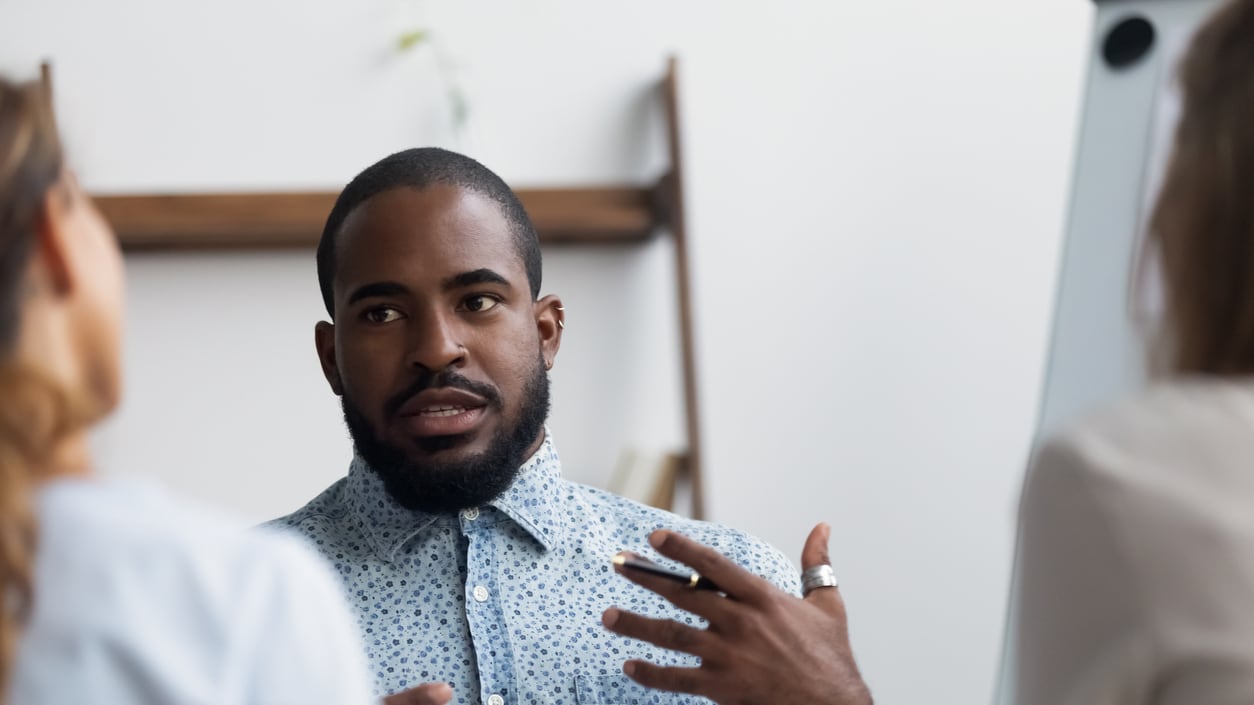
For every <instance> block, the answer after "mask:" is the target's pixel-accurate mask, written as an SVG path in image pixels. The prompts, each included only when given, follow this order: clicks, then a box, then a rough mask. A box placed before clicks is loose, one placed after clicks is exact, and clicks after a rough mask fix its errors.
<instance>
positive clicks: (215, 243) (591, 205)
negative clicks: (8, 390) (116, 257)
mask: <svg viewBox="0 0 1254 705" xmlns="http://www.w3.org/2000/svg"><path fill="white" fill-rule="evenodd" d="M338 195H339V194H338V193H337V192H334V191H306V192H280V193H222V194H142V195H97V196H95V201H96V204H97V205H98V206H99V207H100V210H101V211H102V212H103V213H104V215H105V217H106V218H108V219H109V222H110V223H111V224H112V225H113V229H114V230H115V231H116V232H117V234H118V240H119V241H120V242H121V244H122V247H123V249H125V250H128V251H135V250H170V249H180V250H188V249H200V250H215V249H267V248H286V247H312V246H315V245H317V244H318V237H319V236H320V235H321V234H322V226H323V223H325V222H326V218H327V214H328V213H330V212H331V206H332V205H334V203H335V199H336V197H337V196H338ZM518 196H519V198H520V199H521V200H522V202H523V206H524V207H525V208H526V209H527V213H528V215H530V216H531V219H532V221H533V222H534V223H535V225H536V229H537V230H538V231H539V233H540V239H541V241H542V242H545V243H572V242H642V241H644V240H647V239H649V238H650V237H652V236H653V234H654V233H655V232H656V231H657V226H658V224H659V217H658V212H657V211H658V209H657V208H656V206H655V202H656V200H657V197H656V195H655V192H654V189H651V188H644V187H631V186H618V187H605V188H568V189H519V190H518Z"/></svg>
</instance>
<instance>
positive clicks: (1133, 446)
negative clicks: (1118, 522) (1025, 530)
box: [1023, 378, 1254, 521]
mask: <svg viewBox="0 0 1254 705" xmlns="http://www.w3.org/2000/svg"><path fill="white" fill-rule="evenodd" d="M1251 456H1254V385H1252V384H1250V383H1248V382H1246V381H1232V380H1220V379H1213V378H1211V379H1201V378H1192V379H1178V380H1172V381H1167V382H1160V383H1156V384H1154V385H1151V386H1150V387H1148V388H1147V389H1146V390H1144V391H1142V392H1141V393H1139V394H1137V395H1135V396H1132V397H1130V398H1127V399H1124V400H1121V401H1117V402H1114V403H1111V404H1108V405H1106V406H1105V407H1102V408H1099V409H1097V410H1095V411H1093V412H1091V413H1089V414H1087V415H1086V416H1083V417H1081V418H1079V419H1078V420H1076V421H1074V422H1072V423H1070V424H1069V425H1067V426H1064V427H1063V428H1061V429H1060V430H1059V431H1058V432H1056V433H1054V434H1052V435H1051V436H1049V437H1048V438H1047V439H1045V440H1044V441H1043V442H1042V443H1041V444H1040V445H1039V447H1038V448H1037V449H1036V452H1035V454H1034V458H1033V462H1032V467H1031V469H1030V471H1029V473H1028V477H1027V482H1026V484H1025V488H1024V498H1023V499H1024V502H1025V503H1027V502H1031V501H1034V500H1037V499H1039V498H1041V497H1051V496H1057V497H1067V496H1072V497H1078V496H1081V495H1084V496H1089V497H1092V498H1094V499H1095V500H1096V501H1098V502H1099V506H1104V507H1107V510H1108V511H1109V512H1113V513H1115V514H1117V515H1118V516H1121V517H1124V518H1125V519H1126V520H1129V521H1141V520H1148V519H1147V517H1152V516H1162V511H1161V510H1162V509H1164V508H1167V507H1173V508H1174V509H1173V513H1174V514H1175V515H1178V516H1197V515H1198V514H1199V513H1205V512H1206V511H1207V507H1208V506H1211V505H1213V503H1214V502H1223V501H1228V499H1231V498H1246V497H1249V496H1251V495H1254V475H1251V474H1250V473H1249V472H1248V468H1247V463H1248V458H1250V457H1251ZM1225 498H1228V499H1225ZM1139 508H1146V509H1151V508H1152V509H1153V510H1154V511H1138V509H1139Z"/></svg>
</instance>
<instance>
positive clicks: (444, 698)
mask: <svg viewBox="0 0 1254 705" xmlns="http://www.w3.org/2000/svg"><path fill="white" fill-rule="evenodd" d="M452 699H453V689H452V688H450V687H449V686H448V683H423V684H422V685H420V686H416V687H414V688H410V689H409V690H403V691H401V692H399V693H394V694H392V695H389V696H387V697H386V698H384V699H383V705H447V703H448V702H449V701H451V700H452Z"/></svg>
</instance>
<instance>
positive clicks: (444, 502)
mask: <svg viewBox="0 0 1254 705" xmlns="http://www.w3.org/2000/svg"><path fill="white" fill-rule="evenodd" d="M431 388H458V389H464V390H466V391H469V392H472V393H474V394H478V395H479V396H481V397H483V398H484V399H486V400H487V401H488V407H489V408H490V409H492V410H493V411H495V412H497V413H502V412H503V404H502V401H501V395H500V394H499V393H498V392H497V390H496V389H495V388H494V387H492V386H490V385H486V384H482V383H479V382H473V381H471V380H469V379H466V378H465V377H463V376H461V375H459V374H457V373H456V372H442V373H439V374H428V375H423V377H421V378H419V379H418V380H417V381H416V382H415V383H414V384H413V385H412V386H411V387H410V388H409V389H407V390H405V391H404V392H402V393H401V394H398V395H396V396H395V397H394V398H393V399H392V400H390V401H389V402H388V404H387V405H386V408H385V410H386V412H387V415H388V417H393V416H395V411H396V409H398V408H399V407H400V406H401V405H402V404H404V403H405V402H406V401H408V400H409V399H410V398H411V397H413V396H414V395H415V394H417V393H419V392H421V391H423V390H424V389H431ZM521 402H522V406H521V407H520V409H519V416H518V420H517V421H516V422H515V423H514V424H513V426H512V427H509V426H503V427H502V428H501V429H500V430H498V431H497V433H496V434H495V435H493V437H492V439H491V441H490V442H489V443H488V447H487V449H486V450H484V451H483V452H482V453H477V454H475V455H473V456H471V457H468V458H463V459H461V460H457V461H449V462H440V461H436V460H428V461H416V460H413V459H411V458H409V457H408V456H407V455H406V454H405V451H404V450H402V449H401V448H398V447H396V446H394V445H392V444H390V443H388V442H387V441H385V440H382V439H380V437H379V435H378V434H376V433H375V432H374V429H372V428H371V427H370V422H369V421H368V420H367V419H366V417H365V415H364V414H362V412H361V410H360V409H359V408H358V407H357V406H356V405H355V404H354V403H353V401H352V400H351V399H349V397H348V394H347V393H345V394H344V395H343V396H342V397H341V398H340V405H341V406H342V407H343V409H344V422H345V423H346V424H348V432H349V433H350V434H351V435H352V437H353V445H354V446H355V447H356V450H357V454H358V455H359V456H361V458H362V459H363V460H365V461H366V463H367V464H368V465H369V466H370V468H371V470H373V471H374V472H375V473H376V474H377V475H378V476H379V478H380V479H382V480H383V486H384V487H385V488H386V489H387V492H388V494H389V495H391V496H392V499H394V500H396V502H397V503H398V504H400V505H401V506H403V507H406V508H408V509H417V510H420V511H424V512H428V513H433V514H436V513H453V512H456V511H458V510H460V509H464V508H466V507H477V506H480V505H482V504H485V503H487V502H489V501H491V500H493V499H496V498H497V497H499V496H500V495H501V493H502V492H504V491H505V490H507V489H509V486H510V485H511V484H513V482H514V478H515V476H517V475H518V471H519V470H520V469H521V465H522V462H523V461H524V460H525V459H526V458H525V457H524V454H525V453H526V452H527V449H528V448H530V447H531V445H532V443H534V442H535V440H536V438H538V437H539V435H540V431H541V430H542V429H543V427H544V421H545V419H546V418H548V415H549V377H548V374H547V372H546V371H545V369H544V361H543V360H542V359H541V360H539V361H538V364H537V365H536V367H535V370H534V371H533V372H532V375H531V378H530V379H529V380H527V385H526V387H525V388H524V390H523V395H522V400H521ZM465 440H466V438H465V436H462V435H457V436H436V437H432V438H419V439H415V443H416V444H417V445H418V447H420V448H421V449H422V450H424V451H427V452H434V451H439V450H443V449H446V448H452V447H455V446H457V445H458V444H460V443H462V442H464V441H465Z"/></svg>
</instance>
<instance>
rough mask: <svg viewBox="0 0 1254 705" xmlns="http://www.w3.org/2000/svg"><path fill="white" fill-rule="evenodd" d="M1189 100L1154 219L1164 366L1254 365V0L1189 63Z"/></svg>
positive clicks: (1227, 12) (1201, 44)
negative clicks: (1161, 297) (1162, 294)
mask: <svg viewBox="0 0 1254 705" xmlns="http://www.w3.org/2000/svg"><path fill="white" fill-rule="evenodd" d="M1179 80H1180V89H1181V93H1182V97H1183V104H1184V110H1183V111H1182V116H1181V120H1180V124H1179V126H1178V127H1177V130H1176V135H1175V144H1174V150H1173V152H1172V157H1171V161H1170V162H1169V164H1168V167H1167V172H1166V174H1165V177H1164V182H1163V188H1162V191H1161V192H1160V194H1159V198H1158V202H1157V203H1156V204H1155V209H1154V212H1153V214H1152V219H1151V222H1150V242H1151V244H1152V245H1153V246H1155V247H1156V249H1157V254H1158V256H1159V260H1160V267H1161V270H1160V271H1161V273H1162V278H1163V284H1164V291H1165V294H1166V296H1165V304H1166V306H1165V321H1164V329H1163V331H1161V332H1162V334H1163V335H1162V339H1161V341H1160V342H1161V343H1162V346H1161V347H1160V348H1159V349H1158V350H1157V351H1156V353H1157V354H1158V355H1159V356H1160V357H1159V359H1158V360H1156V361H1155V363H1156V366H1158V367H1159V368H1165V369H1166V370H1167V371H1168V372H1172V373H1176V374H1205V375H1226V376H1236V375H1248V374H1252V373H1254V0H1229V2H1227V3H1225V4H1224V5H1223V6H1222V7H1221V8H1220V9H1219V10H1218V12H1216V14H1214V15H1213V16H1212V17H1211V18H1210V19H1209V20H1207V21H1206V23H1205V24H1203V25H1202V27H1201V28H1200V29H1199V30H1198V32H1197V34H1196V35H1195V36H1194V38H1193V42H1192V45H1191V46H1190V47H1189V51H1188V54H1187V55H1186V56H1185V58H1184V60H1183V62H1182V63H1181V65H1180V67H1179Z"/></svg>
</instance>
